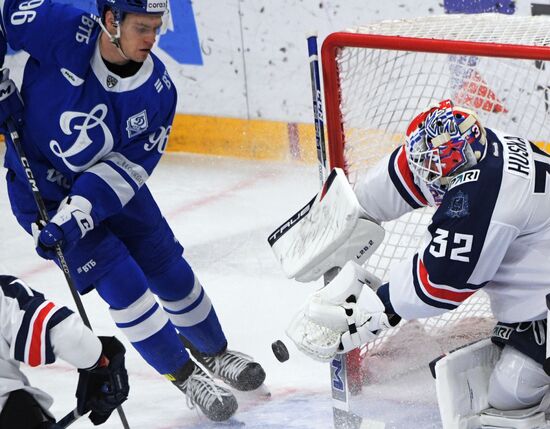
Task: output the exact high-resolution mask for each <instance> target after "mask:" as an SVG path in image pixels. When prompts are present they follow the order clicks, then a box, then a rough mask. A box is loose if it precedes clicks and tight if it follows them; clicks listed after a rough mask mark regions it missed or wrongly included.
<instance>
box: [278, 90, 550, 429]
mask: <svg viewBox="0 0 550 429" xmlns="http://www.w3.org/2000/svg"><path fill="white" fill-rule="evenodd" d="M549 172H550V156H549V155H548V154H547V153H545V152H543V151H542V150H541V149H539V148H538V147H537V146H536V145H535V144H533V143H531V142H530V141H528V140H527V139H526V138H523V137H521V136H516V135H513V134H510V133H506V132H503V131H499V130H496V129H489V128H486V127H484V126H483V125H482V124H481V123H480V121H479V119H478V117H477V115H476V114H475V112H473V111H471V110H469V109H467V108H464V107H459V106H455V105H454V104H453V102H452V101H451V100H443V101H441V102H439V103H436V104H435V105H432V106H429V107H428V108H427V109H425V110H424V111H422V112H421V113H420V114H418V115H417V116H416V117H415V118H414V119H413V120H412V122H411V123H410V125H409V127H408V129H407V132H406V139H405V143H404V144H403V145H401V146H400V147H398V148H396V149H395V150H394V151H393V152H392V153H391V154H390V155H388V156H386V157H385V158H383V159H382V160H381V161H380V162H379V163H378V164H377V165H375V166H373V167H372V168H371V169H369V171H367V172H366V173H365V175H364V176H363V177H362V178H361V179H360V180H358V182H357V183H356V184H355V187H354V189H353V191H354V192H355V197H356V198H354V199H355V201H356V203H358V206H359V207H360V210H359V212H360V213H361V216H362V218H364V219H366V220H367V221H373V222H371V223H378V224H379V223H381V222H386V221H390V220H393V219H397V218H399V217H400V216H401V215H403V214H405V213H408V212H410V211H412V210H413V209H417V208H421V207H426V206H430V207H433V208H434V209H435V211H434V214H433V216H432V219H431V223H430V224H429V225H428V227H427V231H426V232H425V235H424V238H423V240H422V243H421V247H420V249H419V250H418V252H417V253H415V254H414V255H411V256H410V257H407V258H404V259H403V260H402V261H400V262H399V263H396V264H395V265H392V266H391V267H390V271H389V279H388V280H389V281H388V282H387V283H384V284H380V281H379V279H376V278H374V276H373V275H372V274H371V273H369V272H368V271H367V270H366V269H364V268H363V267H362V266H360V265H358V264H357V263H355V262H354V261H348V262H347V263H346V262H344V263H343V264H342V265H341V267H342V270H341V271H340V272H339V274H338V275H336V277H334V280H332V281H331V282H330V283H329V284H328V286H327V287H325V288H324V289H321V291H319V292H318V293H316V294H314V295H313V296H312V297H311V298H310V299H309V300H308V302H307V303H306V305H305V306H304V308H303V310H301V311H300V312H299V313H298V315H297V316H296V317H295V319H294V320H293V323H292V324H291V327H290V328H289V331H288V332H289V335H290V336H291V338H292V339H293V340H294V341H295V342H296V344H297V345H298V347H299V348H300V349H301V350H302V351H304V352H305V353H307V354H308V355H310V356H312V357H315V358H320V357H321V356H322V357H323V358H328V359H330V358H331V357H333V356H334V355H335V354H336V353H338V352H347V351H350V350H352V349H354V348H356V347H358V346H361V345H363V344H366V343H367V342H370V341H373V340H374V339H376V337H377V335H378V333H379V332H380V331H381V330H384V329H387V328H389V327H391V326H394V325H395V324H396V323H398V322H399V321H400V320H401V318H403V319H405V320H414V319H420V318H425V317H431V316H437V315H440V314H442V313H444V312H447V311H449V310H453V309H455V308H457V307H458V306H459V305H460V304H461V303H462V302H464V301H465V300H466V299H467V298H468V297H470V296H471V295H472V294H474V293H475V292H476V291H478V290H480V289H483V290H484V291H485V292H486V293H487V295H488V296H489V300H490V303H491V309H492V312H493V315H494V317H495V318H496V319H497V320H498V321H499V322H498V324H497V326H496V328H495V329H494V331H493V336H492V341H493V343H495V344H497V345H498V347H497V345H495V344H491V342H489V341H485V342H484V343H483V347H482V345H481V343H480V344H477V345H475V344H474V345H472V346H471V347H466V348H464V349H461V350H460V351H459V353H458V354H457V355H455V353H451V354H450V356H449V357H448V359H455V358H454V357H453V356H466V357H468V359H466V360H465V362H466V364H463V367H462V369H461V371H460V373H457V374H454V375H452V377H454V378H453V379H452V380H451V382H450V383H446V385H444V384H438V399H439V403H440V409H441V410H442V412H441V414H442V418H443V427H444V428H450V427H453V428H454V427H479V426H481V424H479V426H475V424H474V423H473V422H474V421H477V422H478V423H479V422H480V421H481V422H483V421H484V420H483V419H486V421H487V420H490V419H494V420H493V423H491V424H488V423H485V424H486V426H483V427H489V426H490V427H495V428H496V427H502V428H504V427H506V428H519V427H521V428H530V429H533V428H539V427H546V426H545V422H544V411H547V410H548V407H549V405H550V375H549V373H550V367H548V362H547V360H546V341H547V334H546V332H547V330H546V326H547V320H546V317H547V308H546V295H547V294H549V293H550V283H549V281H548V280H549V279H550V256H549V255H550V252H549V249H548V243H549V240H550V222H549V219H550V217H549V214H550V198H549V193H550V189H549V181H548V173H549ZM348 187H349V185H348ZM329 192H330V191H328V193H329ZM352 195H353V193H352ZM311 210H313V209H311ZM326 212H327V213H328V212H330V210H328V209H327V210H326ZM324 223H328V222H324V221H323V220H320V221H319V224H320V225H322V224H324ZM305 224H306V223H304V226H302V227H303V228H307V225H305ZM302 227H300V228H302ZM377 227H378V228H380V227H379V226H377ZM294 228H296V227H294ZM318 235H320V236H322V237H323V238H324V235H322V234H318ZM352 236H353V232H352V233H350V237H352ZM367 238H368V237H367ZM348 240H349V238H348ZM367 242H368V241H367ZM332 252H333V253H338V252H339V250H338V249H332ZM351 255H352V256H353V255H355V253H351ZM365 285H370V286H371V287H369V286H365ZM374 290H376V292H375V291H374ZM312 325H314V326H318V327H319V328H320V329H325V330H328V331H330V332H332V334H335V336H326V335H319V338H321V339H326V338H332V339H333V340H334V341H333V342H332V343H331V344H332V345H333V347H329V346H328V342H321V341H319V342H316V341H315V340H316V337H315V335H308V334H307V332H310V333H314V332H316V331H312V330H311V329H310V327H311V326H312ZM308 329H310V330H309V331H308ZM304 332H306V334H304ZM319 332H321V331H319ZM500 347H501V348H500ZM469 353H471V354H469ZM456 359H458V357H457V358H456ZM449 362H451V361H450V360H449ZM545 363H546V364H545ZM545 369H546V370H548V371H549V373H547V372H546V371H545ZM485 375H486V376H487V379H485V378H484V376H485ZM460 380H462V382H461V381H460ZM464 380H468V383H466V382H464ZM440 390H444V393H445V394H444V395H440V393H441V391H440ZM465 398H468V399H465ZM461 401H462V403H461ZM482 405H484V406H485V407H488V406H489V405H490V406H491V407H493V408H494V409H496V411H495V410H489V411H487V410H483V409H480V408H483V407H480V406H482ZM476 407H478V408H477V409H476ZM457 410H458V411H457ZM495 416H496V417H497V418H496V417H495ZM535 416H536V417H535ZM468 419H470V420H469V422H470V423H466V420H468ZM480 419H481V420H480ZM498 419H500V420H498ZM496 420H498V423H495V421H496ZM459 421H460V422H462V423H461V424H460V425H459V424H458V422H459ZM541 422H542V423H541ZM543 424H544V426H543Z"/></svg>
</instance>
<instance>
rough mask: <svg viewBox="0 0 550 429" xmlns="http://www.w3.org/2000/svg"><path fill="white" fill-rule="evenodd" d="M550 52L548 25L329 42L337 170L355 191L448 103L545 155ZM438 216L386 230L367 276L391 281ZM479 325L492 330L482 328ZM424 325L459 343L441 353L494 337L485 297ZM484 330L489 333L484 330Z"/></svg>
mask: <svg viewBox="0 0 550 429" xmlns="http://www.w3.org/2000/svg"><path fill="white" fill-rule="evenodd" d="M548 45H550V18H548V17H543V16H540V17H514V16H507V15H499V14H479V15H444V16H432V17H427V18H418V19H412V20H398V21H382V22H379V23H375V24H372V25H368V26H365V27H359V28H356V29H353V30H348V31H345V32H338V33H332V34H330V35H329V36H328V37H327V38H326V39H325V41H324V43H323V46H322V51H321V58H322V69H323V84H324V93H325V104H326V118H327V132H328V153H329V161H330V166H331V168H334V167H340V168H343V169H344V170H345V171H346V173H347V175H348V178H349V179H350V181H351V182H352V183H353V182H355V181H356V180H357V179H358V178H359V177H361V174H362V173H363V172H364V171H365V170H366V169H367V168H368V167H369V166H371V165H373V164H374V163H375V162H376V161H377V160H379V159H380V158H381V157H383V156H384V155H386V154H388V153H390V152H391V151H392V150H393V149H394V148H396V147H397V146H398V145H400V144H402V143H403V141H404V132H405V130H406V128H407V126H408V124H409V121H410V120H411V119H412V118H413V117H414V116H415V115H416V114H417V113H419V112H420V111H421V110H422V109H424V108H425V107H427V106H428V105H429V104H430V103H433V102H437V101H440V100H442V99H445V98H451V99H453V101H454V102H455V104H457V105H461V106H465V107H468V108H470V109H472V110H475V111H476V112H477V113H478V115H479V117H480V120H481V122H482V124H484V125H485V126H487V127H489V128H497V129H502V130H506V131H508V132H510V133H517V134H518V135H520V136H524V137H527V138H529V139H530V140H532V141H535V142H536V143H537V144H539V146H541V147H543V148H544V149H546V147H545V145H546V143H547V142H550V113H549V112H550V104H549V103H550V86H549V85H550V64H549V63H548V61H550V47H548ZM432 213H433V211H431V209H421V210H415V211H413V212H411V213H409V214H406V215H404V216H403V217H401V218H400V219H398V220H396V221H393V222H388V223H386V224H384V227H385V228H386V239H385V240H384V243H383V244H382V245H381V246H380V248H379V249H378V250H377V252H376V253H375V254H374V255H373V256H372V257H371V258H370V259H369V261H368V262H367V264H366V266H367V268H368V269H369V270H371V271H372V272H374V274H376V275H378V276H379V277H381V278H382V279H387V278H388V269H389V267H390V266H391V265H392V264H393V263H394V262H396V261H398V260H400V259H402V258H404V257H406V256H409V255H411V254H413V253H414V252H415V251H416V250H417V249H418V247H419V241H420V239H421V237H422V236H423V233H424V231H425V229H426V226H427V224H428V222H429V220H430V219H431V214H432ZM480 318H482V319H483V320H484V321H490V322H491V323H481V324H480V323H479V322H480ZM467 320H470V321H474V323H469V324H468V323H467V322H465V321H467ZM415 323H417V322H415ZM457 323H458V324H459V325H460V326H462V327H460V326H459V327H457V325H456V324H457ZM420 324H421V330H422V332H423V335H424V334H426V335H431V336H437V335H440V336H441V338H444V337H447V338H453V339H455V340H456V342H453V341H451V340H449V341H448V344H445V345H442V344H441V341H440V340H437V344H438V346H440V349H439V350H438V351H437V354H440V353H441V351H442V350H443V351H444V350H445V349H449V348H454V347H455V346H456V345H457V342H458V343H459V344H460V343H466V342H470V341H472V340H474V339H477V338H478V337H480V336H486V335H488V334H489V332H490V329H491V326H492V319H491V312H490V308H489V305H488V301H487V297H486V296H485V295H484V293H483V292H482V291H480V292H478V293H476V294H474V295H473V296H472V297H470V298H469V299H468V301H466V302H465V303H463V304H462V305H461V306H460V307H459V308H458V309H457V310H455V311H453V312H450V313H446V314H445V315H443V316H441V317H435V318H429V319H425V320H422V321H420ZM481 325H483V326H484V327H485V329H479V328H480V326H481ZM403 326H404V325H403V324H401V325H400V326H398V327H397V328H394V329H391V330H389V331H386V332H385V333H383V335H382V336H381V337H379V339H377V340H376V341H375V342H374V343H372V344H369V345H368V347H363V348H362V349H361V350H360V352H356V353H355V359H351V360H352V362H353V361H354V360H355V365H351V366H350V371H351V372H352V373H351V374H349V375H348V377H350V378H351V380H350V384H354V385H357V383H363V382H364V379H365V369H366V368H368V359H367V357H368V356H371V355H373V354H376V353H377V350H381V349H383V348H384V345H386V347H387V346H388V344H391V343H392V341H391V339H392V338H399V335H398V334H399V332H400V331H403ZM468 326H469V328H468ZM468 330H469V332H468ZM477 331H482V332H477ZM449 332H452V333H453V334H452V335H449ZM409 334H410V332H409ZM402 337H403V338H400V339H399V341H393V342H394V343H399V344H400V345H403V340H404V339H405V338H406V337H409V335H405V334H403V335H402ZM419 343H420V344H421V343H422V341H418V340H417V341H416V344H419ZM422 355H423V356H424V357H426V356H425V355H424V354H422ZM349 360H350V359H349V357H348V361H349ZM427 363H428V362H422V363H419V365H420V364H422V365H424V364H427Z"/></svg>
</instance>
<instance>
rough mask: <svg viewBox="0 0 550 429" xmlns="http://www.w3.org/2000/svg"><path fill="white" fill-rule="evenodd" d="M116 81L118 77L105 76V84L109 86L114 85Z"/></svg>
mask: <svg viewBox="0 0 550 429" xmlns="http://www.w3.org/2000/svg"><path fill="white" fill-rule="evenodd" d="M117 83H118V79H117V78H116V77H114V76H111V75H108V76H107V86H108V87H109V88H112V87H114V86H115V85H116V84H117Z"/></svg>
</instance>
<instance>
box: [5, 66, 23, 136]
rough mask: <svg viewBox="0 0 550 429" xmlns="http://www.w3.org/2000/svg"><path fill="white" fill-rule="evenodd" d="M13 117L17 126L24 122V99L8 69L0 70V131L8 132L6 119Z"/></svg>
mask: <svg viewBox="0 0 550 429" xmlns="http://www.w3.org/2000/svg"><path fill="white" fill-rule="evenodd" d="M8 119H11V120H12V121H13V122H14V124H15V127H16V128H19V127H20V126H21V125H22V124H23V99H22V98H21V94H19V90H18V89H17V86H15V83H14V82H13V80H11V79H10V71H9V70H8V69H2V70H0V132H2V133H4V134H6V133H7V132H8V128H7V126H6V121H7V120H8Z"/></svg>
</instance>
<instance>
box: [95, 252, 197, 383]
mask: <svg viewBox="0 0 550 429" xmlns="http://www.w3.org/2000/svg"><path fill="white" fill-rule="evenodd" d="M147 286H148V285H147V280H146V278H145V275H144V274H143V272H142V271H141V269H140V268H139V266H138V265H137V263H136V262H135V261H134V260H133V259H132V258H131V257H128V258H126V259H125V260H124V261H122V262H121V263H120V264H118V265H117V266H116V267H115V268H114V269H113V270H111V271H110V272H109V273H108V274H107V275H105V276H104V277H102V278H101V279H100V281H98V283H97V285H96V289H97V291H98V293H99V294H100V296H101V297H102V298H103V299H104V300H105V301H106V302H107V303H109V305H110V306H111V308H110V313H111V317H112V318H113V320H114V321H115V323H116V325H117V327H118V328H119V329H120V330H121V331H122V332H123V333H124V335H125V336H126V337H127V338H128V340H130V342H131V343H132V345H133V346H134V348H135V349H136V350H137V351H138V352H139V354H140V355H141V356H142V357H143V358H144V359H145V361H146V362H147V363H149V365H151V366H152V367H153V368H155V369H156V370H157V371H158V372H159V373H161V374H168V373H173V372H175V371H176V370H177V369H179V368H181V367H182V366H183V365H184V364H185V363H186V362H187V361H188V360H189V355H188V353H187V351H186V350H185V348H184V347H183V346H182V344H181V341H180V339H179V337H178V334H177V330H176V328H175V327H174V325H173V324H172V322H170V320H169V319H168V316H167V314H166V312H165V311H164V309H163V308H162V307H161V306H160V305H159V304H158V303H157V302H156V300H155V297H154V295H153V294H152V293H151V291H150V290H149V289H148V288H147Z"/></svg>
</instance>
